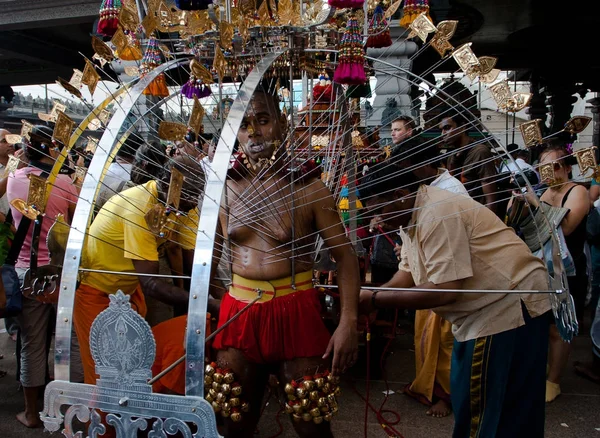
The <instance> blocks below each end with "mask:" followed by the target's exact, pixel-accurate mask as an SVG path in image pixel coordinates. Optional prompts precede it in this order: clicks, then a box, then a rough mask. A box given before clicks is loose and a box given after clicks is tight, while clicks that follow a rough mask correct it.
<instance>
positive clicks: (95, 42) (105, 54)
mask: <svg viewBox="0 0 600 438" xmlns="http://www.w3.org/2000/svg"><path fill="white" fill-rule="evenodd" d="M92 49H94V52H95V55H94V57H95V58H99V59H103V60H104V62H111V61H112V60H113V59H115V55H114V54H113V51H112V50H111V49H110V47H108V45H107V44H106V43H105V42H104V41H102V40H101V39H100V38H98V37H95V36H93V37H92Z"/></svg>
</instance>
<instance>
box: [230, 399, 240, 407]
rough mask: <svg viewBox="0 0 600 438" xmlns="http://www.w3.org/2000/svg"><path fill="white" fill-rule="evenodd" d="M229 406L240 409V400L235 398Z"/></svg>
mask: <svg viewBox="0 0 600 438" xmlns="http://www.w3.org/2000/svg"><path fill="white" fill-rule="evenodd" d="M229 404H231V406H233V407H234V408H235V407H238V406H239V405H240V399H239V398H237V397H233V398H230V399H229Z"/></svg>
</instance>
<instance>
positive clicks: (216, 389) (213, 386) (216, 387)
mask: <svg viewBox="0 0 600 438" xmlns="http://www.w3.org/2000/svg"><path fill="white" fill-rule="evenodd" d="M211 388H212V389H214V390H215V391H217V392H220V391H221V385H219V384H218V383H217V382H215V381H213V382H212V386H211Z"/></svg>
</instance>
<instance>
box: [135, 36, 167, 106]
mask: <svg viewBox="0 0 600 438" xmlns="http://www.w3.org/2000/svg"><path fill="white" fill-rule="evenodd" d="M160 53H161V52H160V49H159V47H158V42H157V41H156V38H154V37H152V38H150V40H148V47H147V48H146V52H145V53H144V57H143V58H142V64H141V65H140V74H141V76H144V75H146V74H147V73H149V72H151V71H152V70H154V69H155V68H156V67H158V66H159V65H160V64H162V60H161V57H160ZM144 94H145V95H147V96H157V97H167V96H169V89H168V88H167V81H166V78H165V75H164V74H161V75H159V76H158V77H157V78H156V79H154V80H153V81H152V82H151V83H150V85H148V87H147V88H146V89H145V90H144Z"/></svg>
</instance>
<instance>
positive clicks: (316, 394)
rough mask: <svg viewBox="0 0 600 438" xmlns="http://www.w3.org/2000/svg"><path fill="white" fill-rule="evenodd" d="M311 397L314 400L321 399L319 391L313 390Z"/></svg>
mask: <svg viewBox="0 0 600 438" xmlns="http://www.w3.org/2000/svg"><path fill="white" fill-rule="evenodd" d="M309 398H310V399H311V400H312V401H317V400H319V391H311V392H310V394H309Z"/></svg>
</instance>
